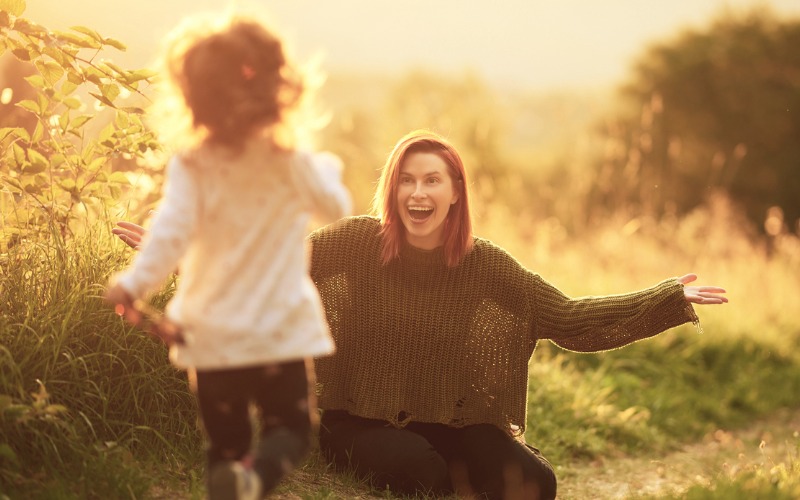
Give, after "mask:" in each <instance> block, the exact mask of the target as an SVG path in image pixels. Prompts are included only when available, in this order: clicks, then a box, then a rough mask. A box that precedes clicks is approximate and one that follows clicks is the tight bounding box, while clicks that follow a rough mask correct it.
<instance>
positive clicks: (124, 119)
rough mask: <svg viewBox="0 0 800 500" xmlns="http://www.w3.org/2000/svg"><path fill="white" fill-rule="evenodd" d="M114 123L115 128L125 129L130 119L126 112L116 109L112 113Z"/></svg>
mask: <svg viewBox="0 0 800 500" xmlns="http://www.w3.org/2000/svg"><path fill="white" fill-rule="evenodd" d="M114 124H115V125H116V126H117V128H120V129H125V128H128V127H129V126H130V124H131V121H130V119H128V115H127V114H125V113H122V112H119V111H117V112H116V113H115V115H114Z"/></svg>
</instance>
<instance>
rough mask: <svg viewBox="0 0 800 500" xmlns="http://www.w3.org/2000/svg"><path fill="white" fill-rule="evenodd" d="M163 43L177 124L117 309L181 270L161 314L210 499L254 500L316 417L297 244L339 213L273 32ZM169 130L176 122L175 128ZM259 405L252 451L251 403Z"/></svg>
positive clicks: (314, 342)
mask: <svg viewBox="0 0 800 500" xmlns="http://www.w3.org/2000/svg"><path fill="white" fill-rule="evenodd" d="M176 33H177V35H176V36H173V37H172V38H171V42H170V43H169V45H168V48H167V49H166V51H165V63H166V77H167V78H166V79H165V80H166V83H167V84H168V85H171V88H172V89H173V90H175V91H176V94H177V95H178V96H179V99H178V102H179V103H180V104H181V109H182V111H183V112H182V113H177V114H176V113H175V111H174V110H173V111H172V112H171V114H172V118H175V117H176V116H179V117H181V116H182V117H185V118H186V120H185V121H186V123H187V125H188V127H186V128H185V129H178V130H180V131H181V133H179V134H176V135H175V137H176V138H177V139H178V140H179V141H181V142H182V145H181V148H180V149H179V151H180V152H179V153H177V154H175V155H174V156H173V157H172V158H171V160H170V162H169V164H168V167H167V178H166V182H165V188H164V193H163V199H162V201H161V203H160V206H159V209H158V210H157V212H156V215H155V217H154V219H153V222H152V227H151V228H150V231H149V232H148V235H147V237H146V238H145V240H144V241H143V242H142V248H141V252H139V253H138V254H137V255H136V258H135V259H134V261H133V263H132V265H131V266H130V267H129V268H128V269H127V270H125V271H124V272H122V273H120V274H118V275H116V276H115V277H114V278H112V281H111V284H110V287H109V289H108V290H107V292H106V299H107V300H108V301H109V302H111V303H113V304H115V305H116V306H117V310H118V311H120V312H121V311H125V310H126V309H127V310H128V311H130V310H131V309H132V308H133V309H135V308H134V307H133V306H134V302H135V301H136V300H138V299H141V298H143V297H145V296H146V295H147V294H148V293H149V292H152V291H153V290H155V289H157V288H158V287H159V286H160V285H161V284H162V283H163V281H164V280H165V279H166V278H167V277H168V276H169V274H170V273H172V272H173V270H174V269H176V267H177V266H179V267H180V270H181V274H180V278H179V279H180V281H179V283H178V286H177V290H176V292H175V295H174V297H173V298H172V299H171V300H170V302H169V304H168V305H167V308H166V313H167V316H168V318H169V320H170V321H172V322H174V323H175V324H177V325H179V327H180V329H181V332H182V334H183V338H184V339H185V340H184V341H183V342H182V343H174V344H173V345H171V347H170V359H171V361H172V362H173V364H174V365H176V366H177V367H179V368H183V369H187V370H188V371H189V375H190V381H191V384H192V389H193V391H194V392H195V394H196V396H197V399H198V403H199V409H200V416H201V419H202V423H203V427H204V430H205V432H206V436H207V441H208V447H207V459H208V471H207V472H208V475H207V480H208V489H209V496H210V498H211V499H212V500H216V499H228V498H260V497H262V496H263V495H265V494H266V493H267V492H269V491H270V490H272V489H273V488H274V487H275V486H276V485H277V484H278V482H279V481H280V479H281V478H282V477H284V476H285V474H286V473H287V472H288V471H289V470H291V468H292V466H294V465H295V464H297V463H298V462H299V461H300V460H301V459H302V458H303V457H304V456H305V454H306V452H307V451H308V449H309V445H310V439H311V435H312V432H313V430H314V425H315V424H316V420H315V416H316V412H315V409H316V400H315V397H314V392H313V386H314V379H313V369H312V368H311V365H310V363H309V362H308V360H309V359H311V358H312V357H319V356H325V355H327V354H330V353H332V352H333V351H334V343H333V341H332V338H331V335H330V332H329V329H328V326H327V323H326V321H325V314H324V311H323V309H322V306H321V302H320V298H319V294H318V292H317V289H316V287H315V286H314V284H313V282H312V281H311V279H310V278H309V276H308V269H307V262H306V259H305V257H304V238H305V236H306V234H307V230H308V225H309V221H310V219H311V217H312V216H314V217H315V219H314V220H315V221H317V222H319V223H323V222H328V221H332V220H335V219H338V218H340V217H342V216H344V215H347V214H348V212H349V210H350V195H349V192H348V191H347V189H346V188H345V187H344V186H343V184H342V183H341V180H340V172H341V164H340V162H339V160H338V159H337V158H336V157H335V156H333V155H330V154H319V153H311V152H309V151H305V150H302V149H299V148H298V147H297V146H296V141H295V138H296V134H293V131H294V129H293V127H292V121H291V116H292V115H291V113H292V112H293V111H296V110H297V109H298V108H299V104H300V102H301V99H302V98H303V96H304V94H305V92H304V90H305V88H304V83H303V79H302V78H301V77H300V76H299V74H298V72H296V71H295V70H294V69H293V67H292V65H290V64H289V62H288V61H287V58H286V57H285V55H284V49H283V44H282V42H281V40H280V39H279V38H278V37H276V36H275V35H274V34H273V33H272V32H271V31H269V30H268V29H267V28H266V27H265V26H264V25H263V24H261V23H259V22H257V21H255V20H253V19H250V18H243V17H238V18H233V19H231V20H228V21H226V22H225V23H224V24H222V25H218V26H209V25H208V24H203V25H201V24H198V23H197V22H196V21H191V22H189V23H187V24H185V25H182V26H181V27H179V28H178V30H177V32H176ZM171 128H172V130H171V132H173V133H174V132H175V130H176V129H175V127H171ZM251 404H254V405H255V406H256V407H257V409H258V410H259V415H260V422H259V425H258V429H259V432H260V436H259V439H258V440H257V444H256V445H255V447H254V449H253V450H252V451H251V441H252V439H251V438H252V434H253V427H252V426H251V422H250V417H249V411H248V409H249V406H250V405H251Z"/></svg>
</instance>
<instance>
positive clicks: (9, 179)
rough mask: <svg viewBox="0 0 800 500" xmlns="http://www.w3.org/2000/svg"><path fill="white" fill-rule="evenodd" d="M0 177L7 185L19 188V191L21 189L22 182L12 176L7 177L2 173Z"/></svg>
mask: <svg viewBox="0 0 800 500" xmlns="http://www.w3.org/2000/svg"><path fill="white" fill-rule="evenodd" d="M0 179H2V181H3V182H5V183H6V184H8V185H9V186H11V187H13V188H16V189H19V190H20V191H22V184H20V183H19V181H18V180H16V179H14V178H13V177H9V176H7V175H4V176H2V177H0ZM5 229H8V228H5Z"/></svg>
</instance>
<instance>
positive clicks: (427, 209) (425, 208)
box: [408, 207, 433, 212]
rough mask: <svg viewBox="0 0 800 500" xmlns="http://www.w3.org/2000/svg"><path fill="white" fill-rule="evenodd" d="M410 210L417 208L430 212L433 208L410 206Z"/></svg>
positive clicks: (417, 209)
mask: <svg viewBox="0 0 800 500" xmlns="http://www.w3.org/2000/svg"><path fill="white" fill-rule="evenodd" d="M408 209H409V210H416V211H418V212H429V211H431V210H433V208H431V207H408Z"/></svg>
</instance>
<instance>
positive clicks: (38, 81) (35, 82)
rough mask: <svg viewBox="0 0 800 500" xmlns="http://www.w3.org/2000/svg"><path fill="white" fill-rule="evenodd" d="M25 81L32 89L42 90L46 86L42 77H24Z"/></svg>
mask: <svg viewBox="0 0 800 500" xmlns="http://www.w3.org/2000/svg"><path fill="white" fill-rule="evenodd" d="M25 81H26V82H28V83H30V84H31V85H32V86H33V87H35V88H37V89H40V90H43V89H44V88H45V87H46V86H47V85H46V84H45V83H44V78H42V75H31V76H26V77H25Z"/></svg>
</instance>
